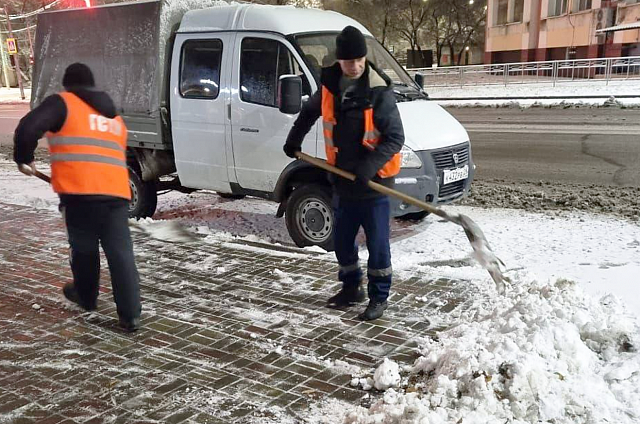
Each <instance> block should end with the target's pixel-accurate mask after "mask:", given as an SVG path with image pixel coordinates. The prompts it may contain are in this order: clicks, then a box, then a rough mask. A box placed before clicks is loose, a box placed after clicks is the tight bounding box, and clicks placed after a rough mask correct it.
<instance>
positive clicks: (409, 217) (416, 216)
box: [396, 211, 429, 221]
mask: <svg viewBox="0 0 640 424" xmlns="http://www.w3.org/2000/svg"><path fill="white" fill-rule="evenodd" d="M428 215H429V212H427V211H420V212H411V213H408V214H406V215H402V216H399V217H397V218H396V219H398V220H400V221H422V220H423V219H425V218H426V217H427V216H428Z"/></svg>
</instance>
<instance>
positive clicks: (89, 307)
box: [62, 283, 98, 311]
mask: <svg viewBox="0 0 640 424" xmlns="http://www.w3.org/2000/svg"><path fill="white" fill-rule="evenodd" d="M62 294H64V297H66V298H67V300H69V301H71V302H73V303H75V304H76V305H78V306H80V307H81V308H82V309H84V310H85V311H95V310H96V309H98V301H97V300H95V301H93V302H90V303H84V302H83V301H82V300H80V296H78V290H76V287H75V286H74V285H73V283H67V284H65V285H64V286H63V287H62Z"/></svg>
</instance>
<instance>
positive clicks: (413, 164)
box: [400, 146, 422, 168]
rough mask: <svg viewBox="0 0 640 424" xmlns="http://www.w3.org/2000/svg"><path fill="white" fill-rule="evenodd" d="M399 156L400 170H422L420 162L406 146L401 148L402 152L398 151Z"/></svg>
mask: <svg viewBox="0 0 640 424" xmlns="http://www.w3.org/2000/svg"><path fill="white" fill-rule="evenodd" d="M400 154H401V155H402V165H401V166H400V167H401V168H422V161H421V160H420V158H419V157H418V155H416V153H415V152H414V151H413V150H411V148H409V147H407V146H402V150H400Z"/></svg>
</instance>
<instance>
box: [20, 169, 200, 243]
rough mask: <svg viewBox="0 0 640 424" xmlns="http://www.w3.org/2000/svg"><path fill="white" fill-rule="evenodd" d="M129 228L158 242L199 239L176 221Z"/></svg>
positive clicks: (43, 176)
mask: <svg viewBox="0 0 640 424" xmlns="http://www.w3.org/2000/svg"><path fill="white" fill-rule="evenodd" d="M29 170H30V171H31V172H32V173H33V175H35V176H36V177H38V178H40V179H41V180H42V181H46V182H47V183H51V177H49V176H48V175H47V174H43V173H42V172H40V171H38V170H32V169H31V168H29ZM129 227H131V228H132V229H134V230H137V231H140V232H142V233H144V234H147V235H149V236H151V237H153V238H155V239H157V240H162V241H168V242H190V241H195V240H198V238H197V237H196V236H195V235H194V234H193V233H192V232H191V231H189V230H187V229H186V228H185V227H184V226H183V225H182V224H180V223H179V222H176V221H153V220H150V221H145V222H144V223H141V222H137V221H133V220H129Z"/></svg>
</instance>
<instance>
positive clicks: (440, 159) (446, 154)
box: [431, 143, 469, 199]
mask: <svg viewBox="0 0 640 424" xmlns="http://www.w3.org/2000/svg"><path fill="white" fill-rule="evenodd" d="M454 155H456V156H457V159H458V160H457V161H456V160H454ZM431 157H432V158H433V162H434V163H435V165H436V169H437V171H438V175H440V177H441V178H442V170H444V169H452V168H457V167H459V166H464V165H466V164H468V163H469V143H463V144H458V145H456V146H452V147H449V148H447V149H443V150H438V151H435V152H432V153H431ZM466 182H467V181H466V180H461V181H455V182H453V183H450V184H447V185H443V184H442V179H441V180H440V188H439V191H438V197H439V198H440V199H451V198H454V197H458V196H461V195H462V194H463V193H464V186H465V183H466Z"/></svg>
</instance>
